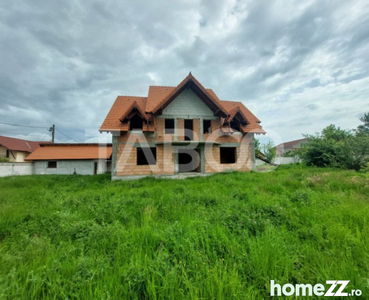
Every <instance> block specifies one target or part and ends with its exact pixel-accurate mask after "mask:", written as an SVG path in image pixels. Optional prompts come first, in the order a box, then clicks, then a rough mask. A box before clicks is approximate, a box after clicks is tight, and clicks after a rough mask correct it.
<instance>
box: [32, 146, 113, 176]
mask: <svg viewBox="0 0 369 300" xmlns="http://www.w3.org/2000/svg"><path fill="white" fill-rule="evenodd" d="M111 155H112V145H111V144H97V143H96V144H46V145H41V147H40V148H38V149H36V150H35V151H34V152H33V153H31V154H30V155H29V156H28V157H27V158H26V159H25V160H26V161H32V162H34V166H33V168H34V170H33V174H79V175H94V174H104V173H108V172H110V166H111Z"/></svg>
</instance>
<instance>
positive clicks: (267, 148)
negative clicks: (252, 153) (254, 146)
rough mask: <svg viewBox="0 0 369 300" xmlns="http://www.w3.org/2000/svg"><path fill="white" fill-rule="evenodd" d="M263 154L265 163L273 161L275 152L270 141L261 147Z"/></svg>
mask: <svg viewBox="0 0 369 300" xmlns="http://www.w3.org/2000/svg"><path fill="white" fill-rule="evenodd" d="M263 153H264V155H265V158H266V159H267V161H269V162H272V161H273V159H274V158H275V156H276V153H277V152H276V149H275V147H274V144H273V143H272V142H271V141H269V142H268V144H265V145H263Z"/></svg>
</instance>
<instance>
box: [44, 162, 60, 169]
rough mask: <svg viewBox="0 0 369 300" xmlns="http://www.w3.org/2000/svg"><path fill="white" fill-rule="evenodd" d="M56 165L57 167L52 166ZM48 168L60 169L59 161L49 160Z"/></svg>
mask: <svg viewBox="0 0 369 300" xmlns="http://www.w3.org/2000/svg"><path fill="white" fill-rule="evenodd" d="M54 163H55V167H54V166H51V164H52V165H54ZM47 168H48V169H57V168H58V161H57V160H48V161H47Z"/></svg>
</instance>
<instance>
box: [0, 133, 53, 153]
mask: <svg viewBox="0 0 369 300" xmlns="http://www.w3.org/2000/svg"><path fill="white" fill-rule="evenodd" d="M41 143H42V144H45V143H49V142H35V141H27V140H22V139H16V138H12V137H7V136H2V135H0V146H3V147H4V148H6V149H8V150H11V151H22V152H33V151H35V150H36V149H37V148H38V147H40V144H41Z"/></svg>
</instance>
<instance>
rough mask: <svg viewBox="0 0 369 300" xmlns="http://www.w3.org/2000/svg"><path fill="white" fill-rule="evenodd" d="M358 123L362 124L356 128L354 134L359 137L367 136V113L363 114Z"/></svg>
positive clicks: (368, 130)
mask: <svg viewBox="0 0 369 300" xmlns="http://www.w3.org/2000/svg"><path fill="white" fill-rule="evenodd" d="M360 121H361V122H363V123H364V124H362V125H359V126H358V127H357V129H356V134H358V135H360V136H364V135H369V113H365V114H364V116H363V117H361V118H360Z"/></svg>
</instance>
